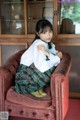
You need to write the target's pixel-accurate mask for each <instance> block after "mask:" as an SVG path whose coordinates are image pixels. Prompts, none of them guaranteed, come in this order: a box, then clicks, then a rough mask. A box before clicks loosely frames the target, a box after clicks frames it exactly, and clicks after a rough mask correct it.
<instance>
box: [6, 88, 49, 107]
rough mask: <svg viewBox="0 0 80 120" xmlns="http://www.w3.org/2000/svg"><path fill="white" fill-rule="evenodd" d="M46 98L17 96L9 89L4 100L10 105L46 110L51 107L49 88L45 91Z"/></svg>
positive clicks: (28, 95) (27, 95)
mask: <svg viewBox="0 0 80 120" xmlns="http://www.w3.org/2000/svg"><path fill="white" fill-rule="evenodd" d="M46 92H47V96H45V97H41V98H37V97H34V96H32V95H30V94H19V93H17V92H15V91H14V89H13V88H10V89H9V90H8V92H7V96H6V99H7V100H8V101H10V102H12V103H17V104H21V105H24V106H27V107H35V108H46V107H49V106H51V95H50V88H49V87H48V88H47V89H46Z"/></svg>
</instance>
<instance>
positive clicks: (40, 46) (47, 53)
mask: <svg viewBox="0 0 80 120" xmlns="http://www.w3.org/2000/svg"><path fill="white" fill-rule="evenodd" d="M37 49H38V50H41V51H42V52H43V54H44V55H47V56H48V57H49V56H50V53H49V52H48V51H47V50H46V48H45V46H44V45H38V46H37Z"/></svg>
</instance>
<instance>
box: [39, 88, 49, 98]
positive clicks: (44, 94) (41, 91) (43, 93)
mask: <svg viewBox="0 0 80 120" xmlns="http://www.w3.org/2000/svg"><path fill="white" fill-rule="evenodd" d="M39 93H40V94H41V95H43V96H46V95H47V93H46V92H44V91H43V89H42V88H41V89H40V90H39Z"/></svg>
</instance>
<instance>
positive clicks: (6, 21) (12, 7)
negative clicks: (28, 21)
mask: <svg viewBox="0 0 80 120" xmlns="http://www.w3.org/2000/svg"><path fill="white" fill-rule="evenodd" d="M0 12H1V14H0V19H1V20H0V22H1V24H0V25H1V27H0V28H1V30H0V34H8V35H9V34H10V35H12V34H14V35H15V34H17V35H19V34H21V35H22V34H24V33H25V29H24V1H23V0H17V1H16V0H1V2H0Z"/></svg>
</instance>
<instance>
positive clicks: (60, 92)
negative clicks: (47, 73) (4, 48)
mask: <svg viewBox="0 0 80 120" xmlns="http://www.w3.org/2000/svg"><path fill="white" fill-rule="evenodd" d="M24 51H25V50H22V51H19V52H17V53H16V54H15V55H13V56H11V57H10V58H9V59H8V60H7V62H6V63H5V64H4V65H2V66H1V67H0V111H8V112H9V115H10V117H11V116H18V117H24V118H33V119H35V120H36V119H41V120H64V118H65V115H66V113H67V110H68V102H69V88H68V87H69V86H68V85H69V84H68V80H69V70H70V66H71V58H70V56H69V54H67V53H63V58H62V60H61V62H60V64H59V65H58V66H57V68H56V70H55V71H54V73H53V74H52V76H51V80H50V87H48V88H47V89H46V92H47V93H48V95H47V96H46V97H43V98H35V97H33V96H31V95H23V94H18V93H16V92H15V91H14V90H13V89H12V86H14V77H15V73H16V70H17V68H18V66H19V62H20V57H21V55H22V53H23V52H24Z"/></svg>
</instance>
